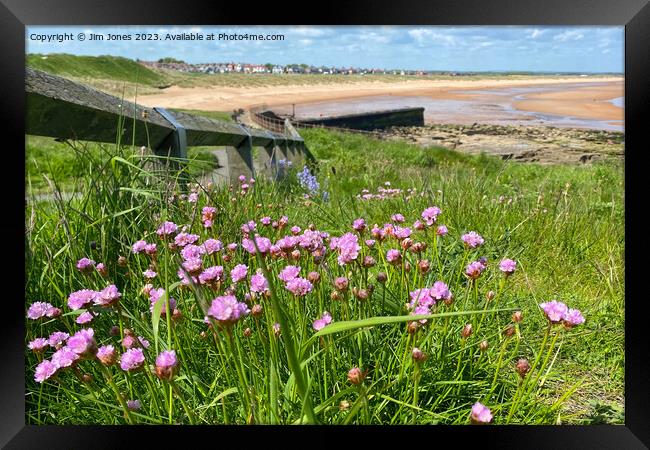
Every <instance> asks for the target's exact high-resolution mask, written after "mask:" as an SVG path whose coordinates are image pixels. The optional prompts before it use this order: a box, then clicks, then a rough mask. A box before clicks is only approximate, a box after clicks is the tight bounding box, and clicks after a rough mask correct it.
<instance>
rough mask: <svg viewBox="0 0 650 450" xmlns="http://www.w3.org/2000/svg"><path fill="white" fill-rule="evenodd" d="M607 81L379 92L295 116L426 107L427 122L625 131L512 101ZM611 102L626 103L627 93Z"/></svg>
mask: <svg viewBox="0 0 650 450" xmlns="http://www.w3.org/2000/svg"><path fill="white" fill-rule="evenodd" d="M604 85H607V83H597V82H596V83H568V84H563V85H561V86H558V85H543V86H526V87H506V88H496V89H483V90H458V91H452V93H457V94H472V95H473V96H474V97H473V98H472V99H467V100H449V99H434V98H431V97H427V96H409V95H378V96H370V97H361V98H353V99H344V100H335V101H324V102H314V103H306V104H299V105H296V106H295V115H296V119H298V120H300V119H307V118H318V117H328V116H340V115H346V114H358V113H364V112H371V111H379V110H384V109H396V108H406V107H423V108H424V121H425V122H426V123H446V124H473V123H485V124H493V125H547V126H555V127H570V128H590V129H598V130H610V131H623V121H615V120H609V121H604V120H591V119H582V118H577V117H571V116H562V115H555V114H546V113H539V112H529V111H521V110H518V109H516V108H514V107H513V106H512V104H513V102H515V101H517V100H522V99H524V98H525V97H526V96H527V95H530V94H537V93H541V92H557V91H563V90H572V89H576V88H582V87H592V86H593V87H596V86H604ZM607 101H608V102H610V103H612V104H614V105H615V106H618V107H619V108H623V107H624V97H617V98H613V99H611V100H607ZM273 110H274V111H275V112H277V113H280V114H291V113H292V106H291V105H283V106H277V107H274V108H273Z"/></svg>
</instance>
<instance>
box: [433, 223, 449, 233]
mask: <svg viewBox="0 0 650 450" xmlns="http://www.w3.org/2000/svg"><path fill="white" fill-rule="evenodd" d="M447 233H449V230H447V227H446V226H445V225H440V226H438V228H436V234H437V235H438V236H446V235H447Z"/></svg>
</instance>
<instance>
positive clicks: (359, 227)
mask: <svg viewBox="0 0 650 450" xmlns="http://www.w3.org/2000/svg"><path fill="white" fill-rule="evenodd" d="M352 228H354V230H355V231H358V232H359V233H361V232H363V230H365V229H366V221H365V220H363V219H356V220H355V221H354V222H352Z"/></svg>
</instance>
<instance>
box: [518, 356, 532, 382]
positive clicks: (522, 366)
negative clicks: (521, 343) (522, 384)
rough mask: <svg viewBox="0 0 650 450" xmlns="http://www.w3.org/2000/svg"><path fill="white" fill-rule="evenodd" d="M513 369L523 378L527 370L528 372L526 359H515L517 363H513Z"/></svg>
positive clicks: (528, 366) (528, 365) (528, 364)
mask: <svg viewBox="0 0 650 450" xmlns="http://www.w3.org/2000/svg"><path fill="white" fill-rule="evenodd" d="M515 370H516V371H517V373H518V374H519V376H520V377H521V378H524V377H525V376H526V374H527V373H528V372H530V363H529V362H528V360H527V359H525V358H521V359H520V360H519V361H517V364H516V365H515Z"/></svg>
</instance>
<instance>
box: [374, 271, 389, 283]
mask: <svg viewBox="0 0 650 450" xmlns="http://www.w3.org/2000/svg"><path fill="white" fill-rule="evenodd" d="M386 280H388V275H386V273H385V272H379V273H378V274H377V281H378V282H380V283H381V284H384V283H385V282H386Z"/></svg>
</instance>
